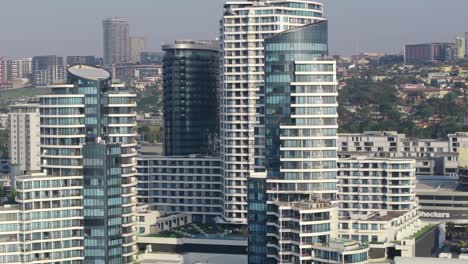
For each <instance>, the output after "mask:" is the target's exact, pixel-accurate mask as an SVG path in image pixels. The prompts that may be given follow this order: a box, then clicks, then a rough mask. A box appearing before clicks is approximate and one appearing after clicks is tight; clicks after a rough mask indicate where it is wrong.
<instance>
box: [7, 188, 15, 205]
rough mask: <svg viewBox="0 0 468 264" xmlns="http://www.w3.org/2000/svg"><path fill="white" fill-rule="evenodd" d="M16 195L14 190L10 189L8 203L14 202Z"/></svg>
mask: <svg viewBox="0 0 468 264" xmlns="http://www.w3.org/2000/svg"><path fill="white" fill-rule="evenodd" d="M16 194H17V193H16V190H15V188H13V187H10V193H9V194H8V201H9V202H10V203H13V202H15V200H16Z"/></svg>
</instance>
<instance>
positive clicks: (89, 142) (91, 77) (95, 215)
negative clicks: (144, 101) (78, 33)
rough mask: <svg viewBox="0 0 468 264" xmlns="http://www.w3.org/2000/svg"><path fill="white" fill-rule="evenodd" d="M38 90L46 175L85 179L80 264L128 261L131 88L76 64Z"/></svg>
mask: <svg viewBox="0 0 468 264" xmlns="http://www.w3.org/2000/svg"><path fill="white" fill-rule="evenodd" d="M51 88H52V94H50V95H46V96H41V98H40V108H41V109H40V114H41V149H42V154H43V156H42V157H43V160H44V164H43V168H44V169H45V170H46V173H47V175H50V176H58V177H63V178H65V179H76V180H77V181H80V182H81V183H82V186H83V196H82V198H81V199H82V201H83V202H82V203H83V205H84V210H83V212H82V216H83V225H84V234H83V236H84V246H85V250H84V257H85V263H132V262H133V256H134V254H135V253H136V251H137V248H136V229H135V216H134V214H135V211H136V188H135V186H136V180H135V173H136V169H135V166H136V160H135V156H136V151H135V146H136V141H135V137H136V130H135V126H136V123H135V117H136V114H135V108H136V102H135V97H136V96H135V95H134V94H130V93H129V91H128V90H126V89H125V88H124V87H123V86H122V85H115V84H112V82H111V78H110V73H109V72H107V71H106V70H104V69H101V68H97V67H91V66H86V65H75V66H72V67H70V68H69V69H68V81H67V84H63V85H56V86H52V87H51Z"/></svg>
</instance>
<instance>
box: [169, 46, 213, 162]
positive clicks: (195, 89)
mask: <svg viewBox="0 0 468 264" xmlns="http://www.w3.org/2000/svg"><path fill="white" fill-rule="evenodd" d="M163 50H164V51H165V55H164V59H163V80H164V84H163V108H164V150H165V155H167V156H180V155H189V154H196V153H203V154H206V153H210V152H213V151H214V149H213V145H214V144H213V142H214V138H215V137H216V135H218V118H217V116H218V106H217V101H218V99H217V98H218V96H217V93H218V84H219V73H218V72H219V50H218V46H217V42H195V41H193V42H192V41H190V42H185V41H184V42H178V41H177V42H176V43H175V44H174V45H166V46H163Z"/></svg>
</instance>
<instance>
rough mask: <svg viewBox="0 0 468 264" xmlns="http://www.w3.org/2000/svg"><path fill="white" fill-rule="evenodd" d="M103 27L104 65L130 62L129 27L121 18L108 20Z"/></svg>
mask: <svg viewBox="0 0 468 264" xmlns="http://www.w3.org/2000/svg"><path fill="white" fill-rule="evenodd" d="M102 25H103V40H104V42H103V45H104V46H103V50H104V64H105V65H112V64H120V63H127V62H130V38H129V37H130V36H129V34H130V26H129V24H128V20H127V19H125V18H121V17H113V18H108V19H106V20H104V21H103V22H102Z"/></svg>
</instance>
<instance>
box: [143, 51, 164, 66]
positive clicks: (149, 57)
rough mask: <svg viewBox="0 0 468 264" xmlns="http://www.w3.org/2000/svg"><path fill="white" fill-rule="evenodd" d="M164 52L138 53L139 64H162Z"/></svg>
mask: <svg viewBox="0 0 468 264" xmlns="http://www.w3.org/2000/svg"><path fill="white" fill-rule="evenodd" d="M163 57H164V52H160V51H143V52H141V53H140V63H141V64H162V61H163Z"/></svg>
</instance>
